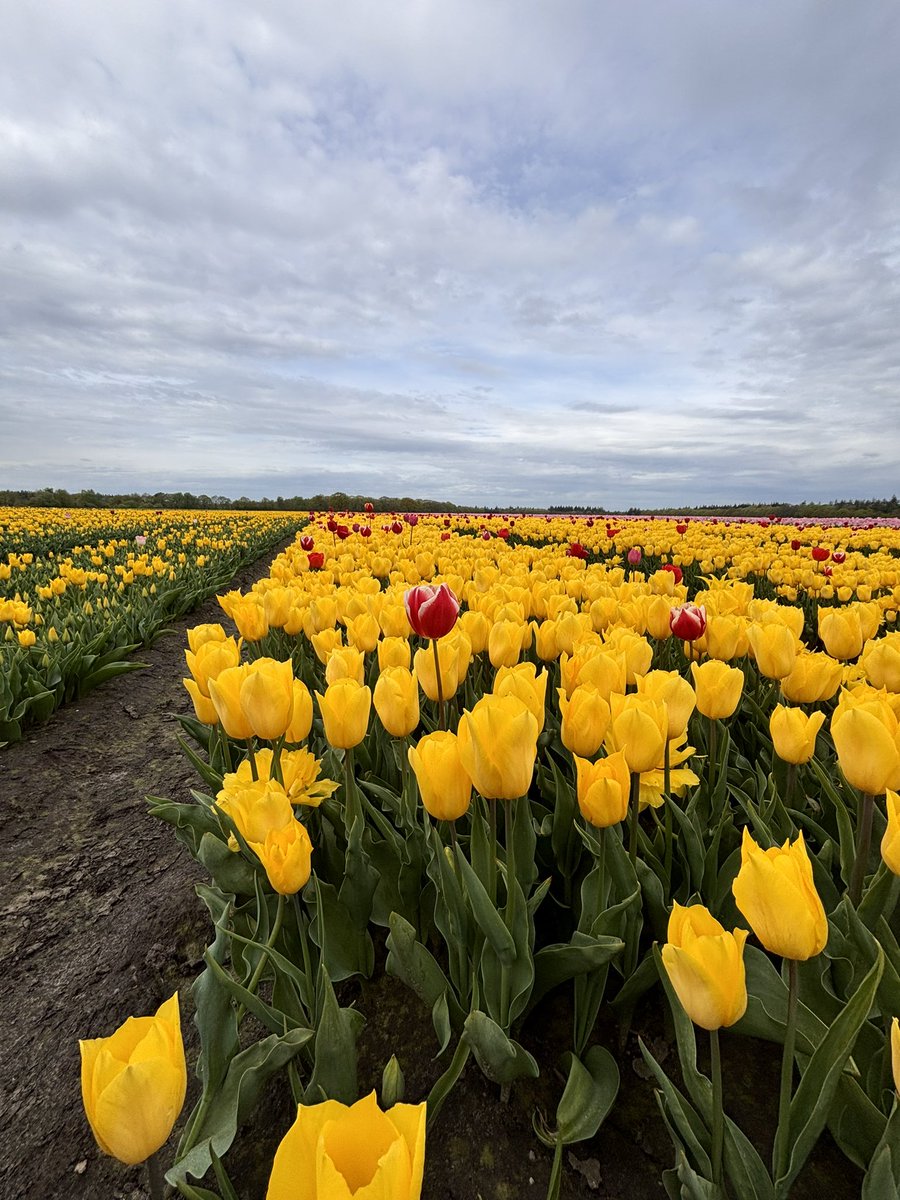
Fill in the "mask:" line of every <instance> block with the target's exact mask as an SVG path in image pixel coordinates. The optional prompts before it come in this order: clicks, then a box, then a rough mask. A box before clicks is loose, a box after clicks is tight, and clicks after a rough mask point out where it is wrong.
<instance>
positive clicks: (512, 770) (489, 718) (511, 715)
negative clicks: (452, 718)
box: [458, 695, 538, 800]
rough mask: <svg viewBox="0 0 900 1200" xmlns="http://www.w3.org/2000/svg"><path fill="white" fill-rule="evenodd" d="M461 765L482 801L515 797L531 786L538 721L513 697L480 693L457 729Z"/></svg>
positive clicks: (464, 714)
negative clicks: (482, 798) (479, 697)
mask: <svg viewBox="0 0 900 1200" xmlns="http://www.w3.org/2000/svg"><path fill="white" fill-rule="evenodd" d="M458 738H459V753H460V759H461V761H462V764H463V767H464V769H465V771H466V772H467V774H468V775H469V777H470V778H471V780H472V782H473V784H474V785H475V787H476V789H477V790H478V791H479V792H480V793H481V795H482V796H484V798H485V799H486V800H515V799H517V798H518V797H519V796H524V795H525V794H526V792H527V791H528V789H529V787H530V786H531V777H532V775H533V774H534V761H535V758H536V757H537V739H538V723H537V719H536V717H535V715H534V713H532V712H531V711H530V709H529V708H528V707H527V706H526V705H525V704H523V703H522V701H521V700H519V699H517V697H515V696H492V695H487V696H482V698H481V699H480V700H479V701H478V703H477V704H476V705H475V706H474V708H473V709H472V711H471V712H468V711H466V712H464V713H463V715H462V718H461V720H460V722H459V729H458Z"/></svg>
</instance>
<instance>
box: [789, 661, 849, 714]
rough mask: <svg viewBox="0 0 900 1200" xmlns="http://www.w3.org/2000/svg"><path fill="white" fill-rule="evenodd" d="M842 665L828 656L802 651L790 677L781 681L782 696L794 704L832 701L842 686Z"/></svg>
mask: <svg viewBox="0 0 900 1200" xmlns="http://www.w3.org/2000/svg"><path fill="white" fill-rule="evenodd" d="M841 670H842V668H841V664H840V663H839V662H838V661H837V659H834V658H831V657H830V655H828V654H814V653H812V652H811V651H801V652H800V654H799V655H798V656H797V658H795V659H794V666H793V668H792V669H791V673H790V675H786V676H785V677H784V679H782V681H781V694H782V696H784V698H785V700H790V702H791V703H792V704H815V703H816V701H818V700H830V699H831V697H832V696H833V695H834V694H835V692H836V691H837V690H838V688H839V687H840V686H841Z"/></svg>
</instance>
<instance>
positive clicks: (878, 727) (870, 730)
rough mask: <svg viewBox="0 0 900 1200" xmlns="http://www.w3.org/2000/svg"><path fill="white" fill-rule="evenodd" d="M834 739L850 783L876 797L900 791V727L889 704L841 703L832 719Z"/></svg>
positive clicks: (876, 702) (842, 769) (844, 772)
mask: <svg viewBox="0 0 900 1200" xmlns="http://www.w3.org/2000/svg"><path fill="white" fill-rule="evenodd" d="M846 694H847V693H844V695H846ZM831 737H832V740H833V741H834V748H835V750H836V751H837V756H838V762H839V764H840V768H841V771H842V772H843V774H844V778H845V779H846V780H847V782H848V783H851V784H852V785H853V786H854V787H856V788H859V790H860V791H861V792H869V793H870V794H871V795H873V796H879V795H881V793H882V792H883V791H885V790H886V789H887V788H893V789H894V790H895V791H896V790H897V789H898V788H900V726H898V722H897V718H896V717H895V716H894V713H893V712H892V710H891V708H890V707H889V706H888V705H887V704H886V703H884V702H882V701H879V700H871V701H868V702H865V703H863V704H853V705H852V706H851V705H850V704H848V705H847V706H843V705H841V704H840V703H839V704H838V707H837V708H836V709H835V711H834V715H833V716H832V718H831Z"/></svg>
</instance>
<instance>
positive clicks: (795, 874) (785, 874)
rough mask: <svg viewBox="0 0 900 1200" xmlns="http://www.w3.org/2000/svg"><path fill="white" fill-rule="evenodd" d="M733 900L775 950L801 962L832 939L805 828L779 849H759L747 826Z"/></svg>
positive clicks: (733, 885) (768, 948) (762, 940)
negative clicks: (813, 868)
mask: <svg viewBox="0 0 900 1200" xmlns="http://www.w3.org/2000/svg"><path fill="white" fill-rule="evenodd" d="M732 892H733V893H734V900H735V903H736V904H737V906H738V908H739V909H740V911H741V913H742V914H743V916H744V917H746V919H747V920H748V921H749V922H750V926H751V928H752V929H753V932H754V933H755V934H756V936H757V937H758V938H759V940H760V941H761V942H762V944H763V945H764V946H765V948H766V949H767V950H768V951H770V952H771V953H772V954H780V955H781V956H782V957H783V958H793V959H797V960H799V961H801V962H805V961H806V960H807V959H809V958H812V957H814V955H816V954H819V953H820V952H821V951H822V950H823V949H824V948H825V943H826V942H827V941H828V919H827V917H826V916H825V909H824V908H823V907H822V901H821V900H820V899H819V894H818V892H817V891H816V886H815V884H814V882H813V873H812V864H811V863H810V861H809V856H808V854H807V852H806V843H805V842H804V840H803V834H802V832H801V833H799V834H798V835H797V839H796V841H794V842H790V841H786V842H785V843H784V845H783V846H782V847H781V848H778V847H773V848H772V849H770V850H763V849H761V848H760V847H759V846H758V845H757V844H756V842H755V841H754V840H753V838H752V836H751V835H750V831H749V830H748V829H747V827H746V826H745V827H744V839H743V842H742V844H741V867H740V870H739V871H738V874H737V878H736V879H735V881H734V883H733V884H732Z"/></svg>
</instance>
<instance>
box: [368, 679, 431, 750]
mask: <svg viewBox="0 0 900 1200" xmlns="http://www.w3.org/2000/svg"><path fill="white" fill-rule="evenodd" d="M372 698H373V701H374V704H375V711H376V712H377V713H378V719H379V720H380V721H381V724H382V725H383V726H384V727H385V729H386V730H387V731H388V733H389V734H390V735H391V737H406V736H407V734H410V733H412V731H413V730H414V729H415V728H416V726H417V725H418V724H419V688H418V685H417V683H416V677H415V675H413V673H412V671H410V670H408V668H406V667H385V668H384V670H383V671H382V672H381V674H380V675H379V676H378V679H377V680H376V683H375V690H374V692H373V696H372Z"/></svg>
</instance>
